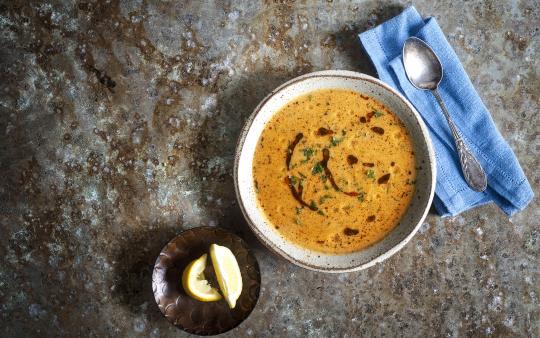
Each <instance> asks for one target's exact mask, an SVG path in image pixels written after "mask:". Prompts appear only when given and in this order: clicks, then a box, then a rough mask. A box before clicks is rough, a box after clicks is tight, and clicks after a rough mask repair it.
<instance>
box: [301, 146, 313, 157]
mask: <svg viewBox="0 0 540 338" xmlns="http://www.w3.org/2000/svg"><path fill="white" fill-rule="evenodd" d="M302 152H303V153H304V156H305V157H306V159H308V160H309V159H310V158H311V156H313V154H315V150H313V148H304V149H302Z"/></svg>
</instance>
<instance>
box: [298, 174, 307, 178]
mask: <svg viewBox="0 0 540 338" xmlns="http://www.w3.org/2000/svg"><path fill="white" fill-rule="evenodd" d="M298 175H300V177H302V178H307V176H306V175H304V174H302V173H298Z"/></svg>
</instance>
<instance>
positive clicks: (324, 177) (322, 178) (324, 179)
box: [321, 175, 328, 186]
mask: <svg viewBox="0 0 540 338" xmlns="http://www.w3.org/2000/svg"><path fill="white" fill-rule="evenodd" d="M327 179H328V177H326V175H321V181H323V182H326V180H327ZM325 186H326V184H325Z"/></svg>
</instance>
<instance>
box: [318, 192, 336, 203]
mask: <svg viewBox="0 0 540 338" xmlns="http://www.w3.org/2000/svg"><path fill="white" fill-rule="evenodd" d="M329 198H333V197H332V196H330V195H328V194H326V195H323V196H321V197H320V198H319V204H323V203H324V202H326V200H327V199H329Z"/></svg>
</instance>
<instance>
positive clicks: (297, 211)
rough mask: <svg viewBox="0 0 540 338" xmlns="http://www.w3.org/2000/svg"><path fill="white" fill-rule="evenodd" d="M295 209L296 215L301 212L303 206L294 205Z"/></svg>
mask: <svg viewBox="0 0 540 338" xmlns="http://www.w3.org/2000/svg"><path fill="white" fill-rule="evenodd" d="M295 209H296V214H297V215H300V213H301V212H302V209H303V208H299V207H296V208H295Z"/></svg>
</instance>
